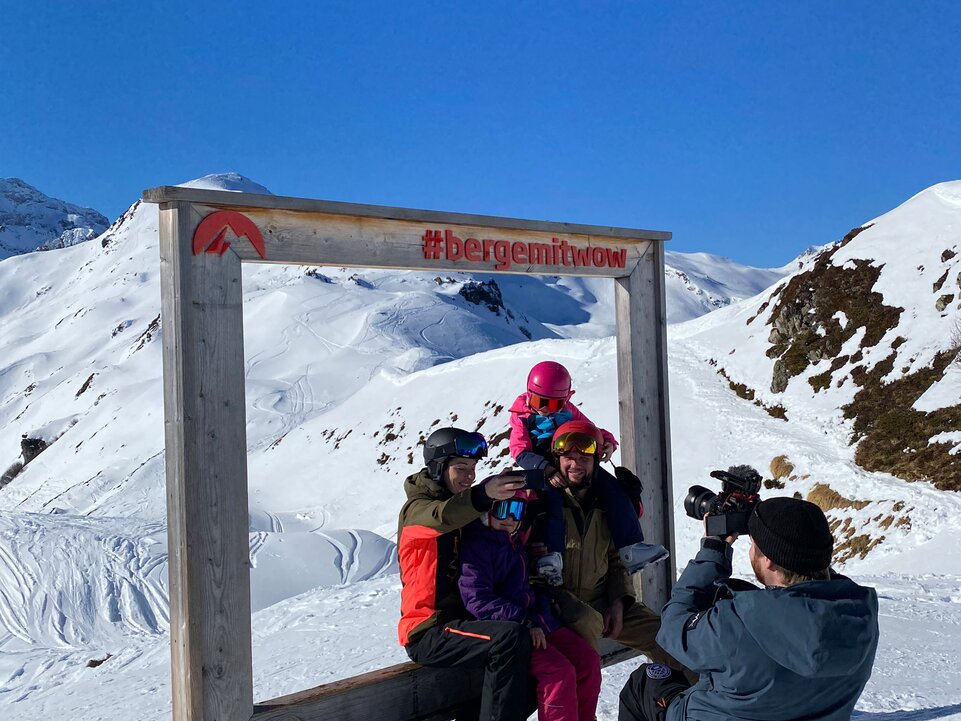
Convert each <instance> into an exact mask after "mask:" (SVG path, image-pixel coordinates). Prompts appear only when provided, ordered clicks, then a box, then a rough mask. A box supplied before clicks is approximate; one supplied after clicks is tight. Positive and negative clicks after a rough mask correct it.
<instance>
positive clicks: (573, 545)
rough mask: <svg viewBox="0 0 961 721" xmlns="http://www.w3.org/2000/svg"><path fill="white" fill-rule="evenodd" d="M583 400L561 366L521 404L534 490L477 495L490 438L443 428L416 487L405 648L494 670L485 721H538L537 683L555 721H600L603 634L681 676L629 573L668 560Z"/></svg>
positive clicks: (490, 490) (405, 521)
mask: <svg viewBox="0 0 961 721" xmlns="http://www.w3.org/2000/svg"><path fill="white" fill-rule="evenodd" d="M571 395H572V390H571V379H570V375H569V374H568V372H567V370H566V369H564V367H563V366H562V365H560V364H559V363H554V362H550V361H548V362H544V363H539V364H537V365H536V366H535V367H534V368H533V369H532V370H531V372H530V374H529V376H528V383H527V391H526V392H525V393H523V394H521V395H520V396H518V398H517V400H516V401H515V403H514V404H513V406H512V407H511V419H510V423H511V438H510V448H511V452H512V455H513V456H514V458H515V459H516V460H517V462H518V464H519V465H520V466H521V467H522V468H524V469H527V470H529V471H532V473H530V474H528V475H527V477H526V479H525V476H524V475H517V474H514V475H512V474H510V473H506V474H501V475H497V476H493V477H490V478H487V479H485V480H484V481H483V482H482V483H480V484H477V485H474V480H475V467H476V465H477V461H478V460H479V459H481V458H483V457H484V456H486V454H487V442H486V440H485V439H484V437H483V436H482V435H481V434H479V433H471V432H468V431H464V430H460V429H457V428H442V429H440V430H437V431H434V432H433V433H432V434H431V435H430V436H429V437H428V438H427V440H426V443H425V447H424V461H425V463H426V467H425V468H424V469H422V470H421V471H420V472H419V473H416V474H414V475H413V476H411V477H409V478H408V479H407V480H406V482H405V491H406V494H407V502H406V503H405V504H404V507H403V508H402V510H401V512H400V520H399V529H398V556H399V560H400V566H401V581H402V583H403V589H402V592H401V616H402V617H401V621H400V624H399V628H398V630H399V636H400V642H401V644H402V645H403V646H405V648H406V649H407V652H408V654H409V655H410V657H411V658H412V659H413V660H414V661H417V662H419V663H422V664H425V665H435V666H459V667H467V668H484V669H486V674H485V681H484V688H483V692H482V696H481V702H480V703H481V708H480V714H479V718H481V719H505V720H509V719H525V718H527V716H528V710H529V709H528V701H527V683H528V675H530V676H531V677H532V678H533V679H534V681H535V682H536V697H537V707H538V716H539V718H540V719H541V720H542V721H554V720H557V721H561V720H564V721H567V720H571V721H591V720H592V719H593V718H594V710H595V707H596V704H597V697H598V694H599V692H600V680H601V674H600V658H599V656H598V654H597V651H596V650H595V646H596V644H597V642H598V641H599V640H600V638H601V637H602V636H605V637H608V638H613V639H617V640H618V641H620V642H621V643H624V644H626V645H628V646H632V647H634V648H636V649H638V650H639V651H641V652H642V653H644V654H645V655H647V656H649V657H651V658H652V659H654V660H656V661H661V662H663V663H665V664H668V665H670V666H673V667H675V668H680V666H679V665H678V664H677V663H676V662H674V661H673V659H671V658H670V657H669V656H668V655H667V654H666V653H664V651H662V650H661V649H660V648H659V647H658V646H657V644H656V642H655V640H654V638H655V635H656V634H657V630H658V627H659V619H658V617H657V615H656V614H654V613H653V612H651V611H650V610H648V609H647V608H646V607H645V606H643V604H640V603H635V602H634V601H635V599H634V591H633V585H632V583H631V579H630V576H629V572H636V571H638V570H640V569H641V568H642V567H643V566H644V565H646V564H647V563H651V562H654V561H657V560H660V559H662V558H665V557H666V556H667V550H666V549H665V548H664V547H663V546H653V545H649V544H645V543H644V542H643V537H642V535H641V530H640V524H639V522H638V511H639V509H638V501H639V494H637V493H636V492H635V491H636V490H637V489H636V486H637V485H638V484H637V481H636V478H633V476H631V477H630V479H628V480H626V481H624V482H622V481H621V480H618V479H616V478H615V477H614V476H612V475H610V474H608V473H607V472H606V471H603V470H602V469H601V465H600V464H601V462H602V461H603V460H606V459H608V458H609V457H610V455H611V454H612V453H613V452H614V450H615V447H616V443H615V440H614V437H613V436H612V435H611V434H610V433H608V432H606V431H602V430H599V429H597V428H596V427H595V426H594V425H593V424H592V423H591V422H590V421H589V420H588V419H587V418H586V417H585V416H584V414H583V413H581V412H580V411H579V410H578V408H577V407H576V406H575V405H574V404H573V403H571V402H570V398H571ZM628 475H630V474H628ZM625 478H626V477H625ZM525 481H526V482H525ZM632 481H633V485H634V488H633V489H632ZM532 558H533V559H534V560H533V566H534V572H535V573H534V576H533V579H532V578H531V574H530V572H529V568H528V561H529V559H532ZM532 580H533V583H532Z"/></svg>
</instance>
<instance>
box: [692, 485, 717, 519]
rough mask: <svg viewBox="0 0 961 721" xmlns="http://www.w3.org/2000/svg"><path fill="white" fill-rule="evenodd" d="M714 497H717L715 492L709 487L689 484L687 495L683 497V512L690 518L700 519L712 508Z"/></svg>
mask: <svg viewBox="0 0 961 721" xmlns="http://www.w3.org/2000/svg"><path fill="white" fill-rule="evenodd" d="M715 498H717V494H716V493H715V492H714V491H712V490H711V489H710V488H705V487H704V486H691V487H690V488H688V489H687V497H686V498H685V499H684V512H685V513H686V514H687V515H688V516H690V517H691V518H695V519H697V520H698V521H700V520H701V519H702V518H704V515H705V514H706V513H710V512H711V510H712V509H713V508H714V499H715Z"/></svg>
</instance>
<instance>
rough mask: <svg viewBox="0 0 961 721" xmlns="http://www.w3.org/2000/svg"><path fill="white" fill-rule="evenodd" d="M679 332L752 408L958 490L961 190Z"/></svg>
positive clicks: (916, 201) (933, 194)
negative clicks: (840, 438)
mask: <svg viewBox="0 0 961 721" xmlns="http://www.w3.org/2000/svg"><path fill="white" fill-rule="evenodd" d="M678 332H679V333H683V335H684V336H685V338H686V339H687V340H688V341H689V342H691V343H697V344H699V345H702V346H703V348H704V350H703V351H702V353H701V356H702V357H703V358H704V359H705V360H707V361H708V362H711V363H713V364H715V365H716V366H717V371H718V373H720V374H722V375H724V377H725V378H727V379H729V381H730V382H731V385H732V387H737V388H738V392H739V393H741V394H742V395H744V396H750V400H751V401H752V402H755V403H759V404H762V405H763V406H765V407H767V408H770V409H780V410H777V411H776V412H778V413H781V412H783V413H785V414H786V417H787V418H788V419H789V420H790V421H792V422H806V423H816V424H818V425H820V426H822V427H824V428H825V431H826V432H829V431H830V432H836V430H835V429H840V432H841V433H843V434H845V435H846V436H847V437H848V438H849V440H850V442H851V443H852V444H854V448H855V456H854V457H855V460H856V461H857V463H858V464H859V465H861V466H862V467H864V468H867V469H870V470H875V471H883V472H887V473H892V474H894V475H896V476H898V477H900V478H903V479H905V480H909V481H918V480H925V481H930V482H931V483H933V484H934V485H935V486H936V487H938V488H941V489H946V490H954V491H961V455H959V451H961V361H959V359H961V181H955V182H950V183H942V184H940V185H936V186H934V187H932V188H928V189H927V190H925V191H923V192H921V193H918V194H917V195H916V196H914V197H913V198H911V199H910V200H908V201H907V202H905V203H904V204H903V205H901V206H899V207H898V208H895V209H894V210H892V211H891V212H889V213H886V214H885V215H882V216H881V217H879V218H876V219H875V220H872V221H870V222H868V223H865V224H864V225H863V226H861V227H859V228H856V229H854V230H853V231H852V232H851V233H849V234H848V235H847V236H845V238H844V239H843V240H842V241H841V242H840V243H838V244H834V245H831V246H828V247H826V248H825V249H823V250H822V251H821V252H819V253H818V254H817V255H815V256H814V258H813V259H812V260H811V261H810V262H807V263H805V264H804V265H803V267H802V269H801V270H800V271H799V272H798V273H796V274H794V275H793V276H791V277H789V278H786V279H785V280H783V281H781V282H780V283H778V284H777V285H776V286H774V287H773V288H772V289H771V290H769V291H767V292H765V293H764V294H761V295H759V296H757V297H756V298H754V299H752V300H751V301H749V302H747V303H742V304H740V305H738V306H737V307H732V308H728V309H725V310H724V311H721V312H719V313H718V314H716V315H712V316H710V317H705V318H702V319H700V320H697V321H693V322H692V323H689V324H686V325H685V326H683V327H682V329H679V330H678Z"/></svg>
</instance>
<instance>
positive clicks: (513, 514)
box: [491, 498, 527, 521]
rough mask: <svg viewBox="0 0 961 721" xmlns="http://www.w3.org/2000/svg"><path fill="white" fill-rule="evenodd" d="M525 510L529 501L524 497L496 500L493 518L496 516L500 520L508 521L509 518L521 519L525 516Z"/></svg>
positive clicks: (492, 513)
mask: <svg viewBox="0 0 961 721" xmlns="http://www.w3.org/2000/svg"><path fill="white" fill-rule="evenodd" d="M525 510H527V501H525V500H524V499H523V498H508V499H507V500H505V501H495V502H494V505H493V507H492V508H491V518H496V519H497V520H498V521H506V520H507V519H508V518H513V519H514V520H515V521H520V520H522V519H523V518H524V511H525Z"/></svg>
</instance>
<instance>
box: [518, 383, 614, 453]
mask: <svg viewBox="0 0 961 721" xmlns="http://www.w3.org/2000/svg"><path fill="white" fill-rule="evenodd" d="M564 410H567V411H570V414H571V417H570V419H569V420H572V421H588V422H589V423H593V421H591V419H590V418H588V417H587V416H586V415H584V414H583V413H582V412H581V410H580V408H578V407H577V406H575V405H574V404H573V403H571V402H570V401H568V403H567V405H566V406H565V407H564ZM532 415H535V413H534V411H532V410H531V408H530V406H529V405H527V393H526V392H524V393H521V394H520V395H519V396H517V398H516V399H515V400H514V403H513V404H512V405H511V407H510V425H511V437H510V452H511V458H513V459H514V460H517V459H518V457H519V456H520V455H521V454H522V453H524V452H525V451H528V452H536V451H534V443H533V441H532V440H531V436H530V433H529V432H528V430H527V426H526V425H524V420H525V419H526V418H529V417H530V416H532ZM599 430H600V431H601V434H602V435H603V436H604V442H605V443H610V444H611V445H613V446H614V448H617V439H616V438H614V435H613V434H612V433H611V432H610V431H607V430H605V429H603V428H601V429H599Z"/></svg>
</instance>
